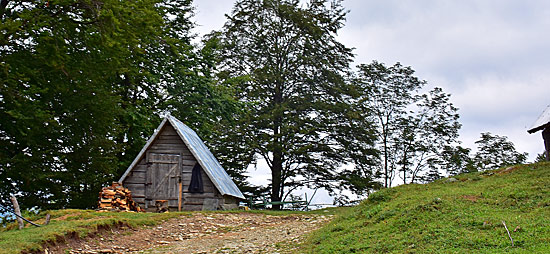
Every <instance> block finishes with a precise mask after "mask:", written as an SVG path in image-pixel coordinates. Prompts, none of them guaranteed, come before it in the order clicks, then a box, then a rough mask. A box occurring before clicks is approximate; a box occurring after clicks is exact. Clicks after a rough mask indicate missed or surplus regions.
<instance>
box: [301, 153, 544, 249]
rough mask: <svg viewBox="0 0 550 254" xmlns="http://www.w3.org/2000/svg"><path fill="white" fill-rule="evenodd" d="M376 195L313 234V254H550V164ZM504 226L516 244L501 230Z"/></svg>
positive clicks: (309, 242) (417, 185) (408, 186)
mask: <svg viewBox="0 0 550 254" xmlns="http://www.w3.org/2000/svg"><path fill="white" fill-rule="evenodd" d="M454 179H456V181H455V180H449V179H441V180H438V181H436V182H434V183H430V184H425V185H419V184H409V185H403V186H398V187H395V188H391V189H385V190H382V191H379V192H376V193H374V194H371V196H370V197H369V199H368V200H366V201H364V202H363V203H361V204H360V205H359V206H357V207H354V208H352V209H350V210H348V211H347V212H346V213H345V214H343V215H342V216H340V217H338V218H336V219H335V220H334V221H332V222H331V223H330V224H329V225H328V226H325V227H324V228H322V229H321V230H319V231H318V232H316V233H315V234H313V235H312V236H311V237H310V238H309V240H308V243H307V244H306V245H305V246H304V249H303V250H304V251H305V252H311V253H504V252H506V253H550V163H539V164H531V165H521V166H516V167H510V168H506V169H500V170H494V171H486V172H479V173H471V174H464V175H459V176H455V177H454ZM503 221H504V222H505V223H506V225H507V227H508V229H509V231H510V234H511V237H512V238H513V241H514V247H512V243H511V240H510V238H509V236H508V233H507V232H506V229H505V227H504V225H503Z"/></svg>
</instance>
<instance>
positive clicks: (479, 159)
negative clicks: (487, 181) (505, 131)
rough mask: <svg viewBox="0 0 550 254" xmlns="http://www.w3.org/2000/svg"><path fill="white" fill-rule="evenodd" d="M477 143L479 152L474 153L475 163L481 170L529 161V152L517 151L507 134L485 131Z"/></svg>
mask: <svg viewBox="0 0 550 254" xmlns="http://www.w3.org/2000/svg"><path fill="white" fill-rule="evenodd" d="M475 143H476V144H477V152H476V154H475V155H474V164H475V165H476V167H477V168H479V169H481V170H488V169H496V168H501V167H505V166H511V165H516V164H523V163H525V162H526V161H527V156H528V153H520V152H518V151H516V148H515V146H514V143H512V142H511V141H509V140H508V138H507V137H506V136H499V135H493V134H491V133H490V132H484V133H481V137H480V139H479V140H478V141H476V142H475Z"/></svg>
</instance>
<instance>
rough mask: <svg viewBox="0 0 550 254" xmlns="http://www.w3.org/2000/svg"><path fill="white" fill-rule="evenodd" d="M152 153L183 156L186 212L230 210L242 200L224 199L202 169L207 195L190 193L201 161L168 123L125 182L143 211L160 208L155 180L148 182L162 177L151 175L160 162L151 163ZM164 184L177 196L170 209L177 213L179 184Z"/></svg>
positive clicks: (184, 205) (169, 200) (227, 197)
mask: <svg viewBox="0 0 550 254" xmlns="http://www.w3.org/2000/svg"><path fill="white" fill-rule="evenodd" d="M152 153H154V154H178V155H180V157H181V162H180V164H179V167H181V169H179V170H181V171H180V173H178V176H179V174H181V176H182V184H183V185H182V187H183V188H182V189H183V195H182V197H183V198H182V210H186V211H192V210H203V209H217V208H218V207H222V208H226V207H228V206H227V204H233V203H235V206H236V204H237V203H236V202H238V200H236V199H234V198H232V197H230V196H226V197H225V198H224V197H223V196H222V195H221V194H220V192H219V191H218V190H217V188H216V187H215V186H214V183H212V181H211V180H210V178H209V177H208V175H206V173H205V172H204V170H201V176H202V180H203V186H204V193H191V192H189V191H188V188H189V183H190V182H191V172H192V169H193V166H194V165H195V164H196V163H197V160H196V159H195V157H194V156H193V155H192V154H191V152H190V151H189V149H188V148H187V147H186V145H185V144H184V143H183V141H182V140H181V138H180V137H179V135H178V134H177V132H176V130H175V129H174V128H173V127H172V126H171V125H170V124H166V125H165V126H164V128H163V129H162V130H161V131H160V133H159V134H158V135H157V137H156V138H155V140H154V141H153V143H152V144H151V145H150V146H149V148H148V150H147V151H146V152H145V153H144V155H143V156H142V158H140V160H139V163H138V164H137V165H136V166H135V167H134V168H133V169H132V170H131V172H130V173H129V174H128V176H127V177H126V178H125V179H124V182H123V183H122V184H123V185H124V187H126V188H128V189H130V190H131V191H132V199H133V200H134V201H135V202H136V203H138V204H139V205H140V206H141V207H142V208H145V209H146V210H149V211H151V210H154V209H155V208H156V207H155V200H154V197H152V195H151V194H150V192H151V189H148V188H152V181H150V182H148V179H150V178H151V177H159V176H152V175H148V174H151V165H152V163H156V162H151V161H149V164H148V161H147V154H152ZM153 180H156V179H153ZM163 183H164V184H169V185H170V186H167V187H168V188H169V189H170V190H169V191H168V192H169V193H176V195H175V196H171V197H169V198H168V207H169V208H170V210H177V209H178V197H177V192H178V190H179V185H178V182H177V181H173V180H171V181H164V182H163ZM216 204H218V205H216ZM203 205H204V206H203ZM213 206H216V207H213Z"/></svg>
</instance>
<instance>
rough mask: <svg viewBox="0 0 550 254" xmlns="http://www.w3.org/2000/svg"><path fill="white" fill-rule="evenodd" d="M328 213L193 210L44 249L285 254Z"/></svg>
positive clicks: (66, 251) (62, 250)
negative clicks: (199, 211) (165, 219)
mask: <svg viewBox="0 0 550 254" xmlns="http://www.w3.org/2000/svg"><path fill="white" fill-rule="evenodd" d="M330 218H331V216H330V215H328V216H323V215H285V216H271V215H264V214H254V213H193V214H192V215H191V216H182V217H179V218H174V219H170V220H168V221H166V222H164V223H162V224H160V225H157V226H148V227H140V228H129V227H126V226H122V227H117V228H113V229H110V230H107V231H103V232H101V233H99V234H97V235H95V236H94V237H91V238H88V239H83V240H79V241H77V240H71V241H68V242H66V243H65V244H63V245H58V246H54V247H49V248H47V249H46V250H45V252H46V253H144V252H145V253H276V252H279V253H286V252H290V251H291V249H289V247H288V246H295V245H296V244H295V243H298V242H300V241H301V240H302V239H303V235H304V234H306V233H308V232H311V231H312V230H315V229H317V228H318V227H320V226H321V225H322V224H323V223H325V222H327V221H329V220H330Z"/></svg>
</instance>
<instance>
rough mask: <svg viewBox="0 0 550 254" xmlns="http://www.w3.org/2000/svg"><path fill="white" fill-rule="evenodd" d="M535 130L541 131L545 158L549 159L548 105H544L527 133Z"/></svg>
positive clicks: (549, 125)
mask: <svg viewBox="0 0 550 254" xmlns="http://www.w3.org/2000/svg"><path fill="white" fill-rule="evenodd" d="M537 131H542V138H543V140H544V149H545V150H546V151H545V155H546V160H547V161H550V106H548V107H546V109H545V110H544V112H542V115H540V117H539V118H538V119H537V121H535V123H534V124H533V126H532V127H531V128H529V130H527V132H528V133H529V134H533V133H535V132H537Z"/></svg>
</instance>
